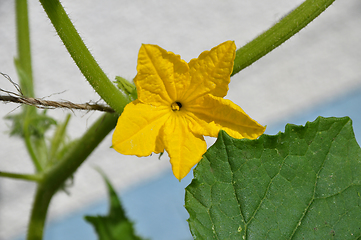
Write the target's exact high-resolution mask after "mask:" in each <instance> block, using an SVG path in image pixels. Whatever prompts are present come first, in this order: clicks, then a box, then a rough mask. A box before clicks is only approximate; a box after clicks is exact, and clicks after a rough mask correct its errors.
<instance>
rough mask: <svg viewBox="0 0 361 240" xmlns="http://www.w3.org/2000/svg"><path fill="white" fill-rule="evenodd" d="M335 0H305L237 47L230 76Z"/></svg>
mask: <svg viewBox="0 0 361 240" xmlns="http://www.w3.org/2000/svg"><path fill="white" fill-rule="evenodd" d="M334 1H335V0H306V1H305V2H303V3H302V4H301V5H300V6H299V7H297V8H296V9H295V10H293V11H292V12H291V13H289V14H288V15H287V16H285V17H284V18H282V19H281V20H280V21H279V22H278V23H277V24H275V25H274V26H273V27H271V28H270V29H268V30H267V31H265V32H264V33H262V34H261V35H260V36H258V37H257V38H255V39H254V40H252V41H251V42H249V43H248V44H246V45H245V46H243V47H241V48H239V49H238V50H237V52H236V58H235V59H234V67H233V72H232V76H233V75H234V74H236V73H238V72H240V71H241V70H242V69H244V68H246V67H248V66H249V65H251V64H252V63H254V62H255V61H257V60H258V59H260V58H261V57H263V56H264V55H266V54H267V53H269V52H270V51H272V50H273V49H275V48H276V47H278V46H279V45H281V44H282V43H284V42H285V41H286V40H287V39H289V38H290V37H292V36H293V35H295V34H296V33H297V32H299V31H300V30H301V29H302V28H304V27H306V26H307V24H309V23H310V22H311V21H312V20H313V19H315V18H316V17H317V16H318V15H320V14H321V13H322V12H323V11H325V10H326V8H327V7H329V6H330V5H331V4H332V3H333V2H334Z"/></svg>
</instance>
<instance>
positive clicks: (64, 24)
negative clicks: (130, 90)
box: [40, 0, 129, 113]
mask: <svg viewBox="0 0 361 240" xmlns="http://www.w3.org/2000/svg"><path fill="white" fill-rule="evenodd" d="M40 2H41V4H42V5H43V7H44V10H45V12H46V13H47V15H48V17H49V19H50V20H51V22H52V24H53V25H54V28H55V30H56V31H57V33H58V35H59V37H60V39H61V40H62V41H63V43H64V45H65V47H66V48H67V50H68V52H69V53H70V55H71V57H72V58H73V59H74V61H75V63H76V65H77V66H78V68H79V69H80V71H81V72H82V73H83V75H84V76H85V78H86V79H87V80H88V82H89V83H90V85H91V86H92V87H93V88H94V90H95V91H96V92H97V93H98V94H99V95H100V96H101V97H102V98H103V99H104V101H105V102H107V103H108V104H109V105H110V106H111V107H112V108H113V109H114V110H115V111H117V112H118V113H121V112H122V111H123V108H124V106H125V105H126V104H127V103H128V102H129V101H128V99H127V98H126V97H125V96H124V95H123V94H122V93H121V92H120V91H119V90H118V89H117V88H116V87H115V86H114V84H113V83H112V82H111V81H110V80H109V79H108V77H107V76H106V75H105V73H104V72H103V70H102V69H101V68H100V67H99V65H98V63H97V62H96V61H95V59H94V58H93V56H92V55H91V53H90V52H89V50H88V48H87V47H86V46H85V44H84V42H83V41H82V39H81V37H80V35H79V34H78V32H77V31H76V29H75V27H74V25H73V24H72V22H71V21H70V19H69V17H68V15H67V14H66V12H65V10H64V8H63V6H62V5H61V4H60V2H59V0H40Z"/></svg>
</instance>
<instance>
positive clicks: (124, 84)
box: [114, 76, 138, 100]
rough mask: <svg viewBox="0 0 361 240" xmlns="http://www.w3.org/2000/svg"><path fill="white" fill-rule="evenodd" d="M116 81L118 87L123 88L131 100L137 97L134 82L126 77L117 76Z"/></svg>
mask: <svg viewBox="0 0 361 240" xmlns="http://www.w3.org/2000/svg"><path fill="white" fill-rule="evenodd" d="M115 80H116V81H114V83H116V84H117V86H118V88H119V89H120V90H122V91H123V92H124V93H125V94H126V95H128V97H129V99H130V100H135V99H137V97H138V96H137V89H136V88H135V85H134V83H131V82H129V81H128V80H126V79H125V78H122V77H119V76H116V77H115Z"/></svg>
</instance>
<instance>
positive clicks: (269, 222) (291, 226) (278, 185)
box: [185, 117, 361, 239]
mask: <svg viewBox="0 0 361 240" xmlns="http://www.w3.org/2000/svg"><path fill="white" fill-rule="evenodd" d="M185 199H186V203H185V205H186V208H187V210H188V212H189V214H190V218H189V220H188V222H189V226H190V229H191V232H192V235H193V237H194V238H195V239H360V238H361V237H360V236H361V152H360V147H359V145H358V144H357V142H356V139H355V136H354V133H353V129H352V121H351V120H350V119H349V118H348V117H344V118H323V117H319V118H317V119H316V120H315V121H314V122H307V123H306V125H305V126H296V125H291V124H288V125H286V129H285V133H281V132H280V133H278V134H277V135H275V136H269V135H262V136H261V137H260V138H259V139H257V140H248V139H242V140H239V139H234V138H231V137H230V136H228V135H227V134H226V133H225V132H224V131H220V133H219V136H218V140H217V142H216V143H215V144H214V145H213V146H212V147H211V148H209V150H208V151H207V152H206V153H205V155H204V156H203V159H202V160H201V161H200V162H199V164H198V165H197V167H196V168H195V169H194V179H193V181H192V183H191V184H190V185H189V186H188V187H187V188H186V198H185Z"/></svg>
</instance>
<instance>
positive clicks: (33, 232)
mask: <svg viewBox="0 0 361 240" xmlns="http://www.w3.org/2000/svg"><path fill="white" fill-rule="evenodd" d="M118 116H119V115H117V114H110V113H106V114H104V115H102V116H101V117H100V118H99V119H98V120H97V121H96V122H95V123H94V124H93V125H92V126H91V127H90V128H89V130H88V131H87V132H86V133H85V134H84V135H83V136H82V137H81V138H80V139H79V140H78V141H77V142H76V143H75V145H74V146H73V147H72V148H71V149H70V150H69V152H68V153H67V154H66V155H65V156H64V158H63V159H61V160H60V161H59V163H58V164H56V165H54V166H53V167H52V168H50V169H48V170H45V172H44V175H43V179H42V181H40V182H39V184H38V186H37V189H36V195H35V200H34V205H33V209H32V212H31V217H30V223H29V228H28V237H27V239H28V240H40V239H42V236H43V229H44V225H45V220H46V215H47V211H48V207H49V203H50V201H51V198H52V197H53V195H54V194H55V193H56V191H57V190H58V189H59V188H60V187H61V186H62V185H63V184H64V182H65V180H66V179H68V178H69V177H70V176H71V175H72V174H73V173H74V172H75V171H76V170H77V169H78V167H79V166H80V165H81V164H82V163H83V162H84V161H85V159H86V158H87V157H88V156H89V155H90V153H91V152H92V151H93V150H94V149H95V148H96V147H97V146H98V144H99V143H100V142H101V141H102V140H103V139H104V138H105V136H106V135H107V134H108V133H109V132H110V131H111V130H112V129H113V128H114V127H115V125H116V123H117V119H118Z"/></svg>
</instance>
